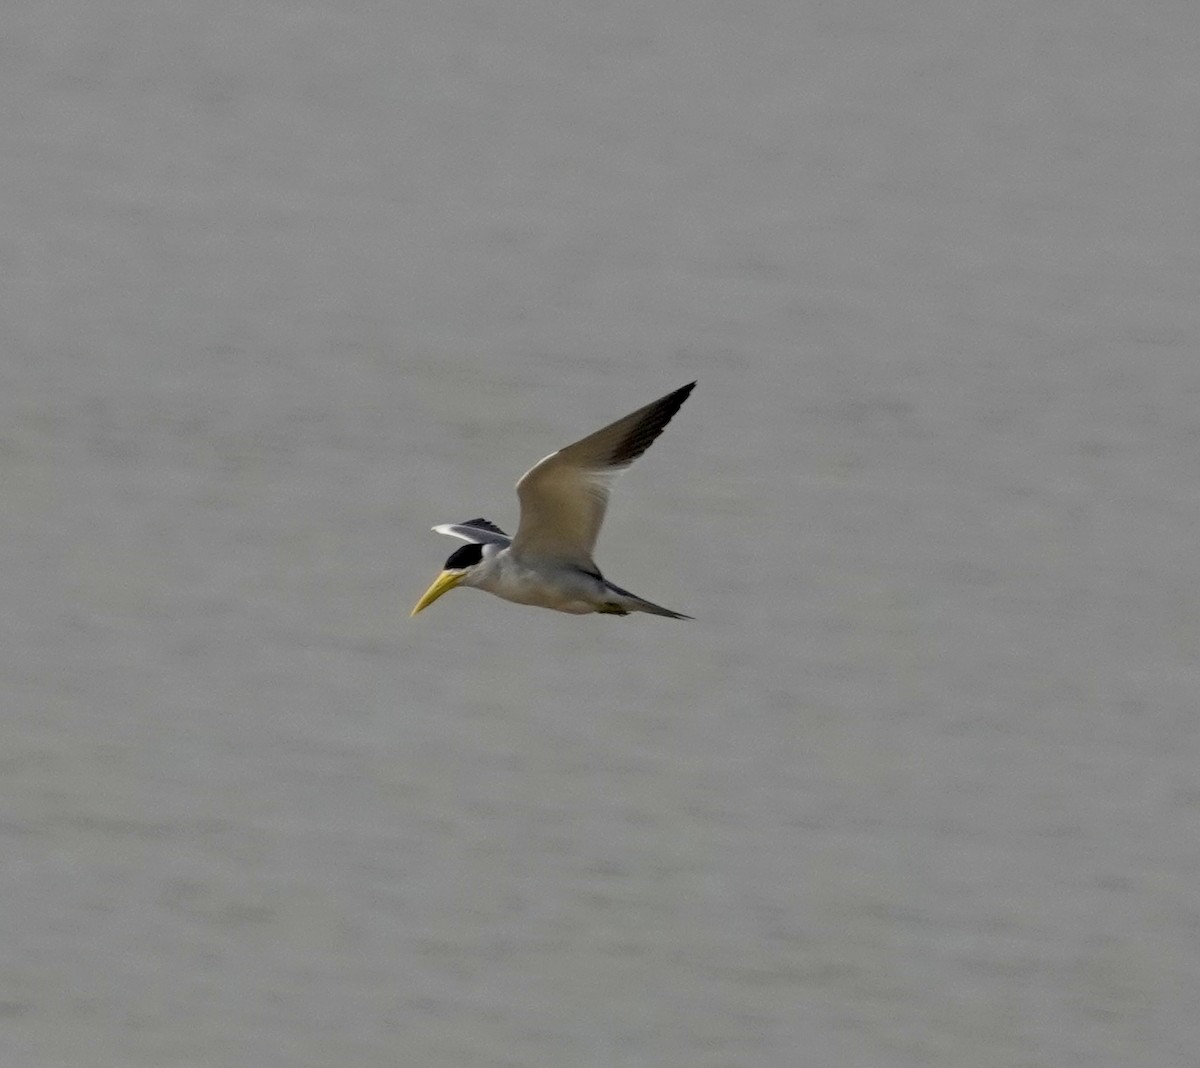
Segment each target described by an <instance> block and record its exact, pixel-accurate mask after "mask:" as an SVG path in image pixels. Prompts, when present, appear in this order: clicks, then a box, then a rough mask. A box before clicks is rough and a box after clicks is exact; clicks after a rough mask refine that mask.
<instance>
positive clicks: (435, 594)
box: [409, 571, 466, 616]
mask: <svg viewBox="0 0 1200 1068" xmlns="http://www.w3.org/2000/svg"><path fill="white" fill-rule="evenodd" d="M465 574H466V572H465V571H443V572H442V573H441V574H440V575H438V577H437V578H435V579H434V580H433V585H432V586H430V587H429V589H427V590H426V591H425V593H424V595H423V596H422V597H421V599H420V600H419V601H418V602H417V604H416V607H415V608H414V609H413V610H412V611H411V612H410V613H409V615H410V616H415V615H416V614H417V613H418V612H420V611H421V610H422V609H425V608H428V607H429V606H430V605H431V604H433V602H434V601H436V600H437V599H438V598H439V597H441V595H442V594H443V593H448V592H449V591H450V590H452V589H454V587H455V586H457V585H458V584H459V583H460V582H462V580H463V576H464V575H465Z"/></svg>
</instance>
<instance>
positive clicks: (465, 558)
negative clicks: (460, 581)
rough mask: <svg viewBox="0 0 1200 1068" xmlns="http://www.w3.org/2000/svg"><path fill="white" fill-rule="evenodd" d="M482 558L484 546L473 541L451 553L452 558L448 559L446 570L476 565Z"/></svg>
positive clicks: (456, 569)
mask: <svg viewBox="0 0 1200 1068" xmlns="http://www.w3.org/2000/svg"><path fill="white" fill-rule="evenodd" d="M482 559H483V546H482V545H476V544H475V543H474V542H471V543H470V544H468V545H464V546H463V547H462V548H461V549H456V550H455V551H454V552H452V553H451V554H450V558H449V559H448V560H447V561H446V570H447V571H458V570H461V569H463V568H467V567H474V566H475V565H476V564H477V563H479V561H480V560H482Z"/></svg>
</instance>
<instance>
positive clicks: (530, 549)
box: [412, 382, 696, 619]
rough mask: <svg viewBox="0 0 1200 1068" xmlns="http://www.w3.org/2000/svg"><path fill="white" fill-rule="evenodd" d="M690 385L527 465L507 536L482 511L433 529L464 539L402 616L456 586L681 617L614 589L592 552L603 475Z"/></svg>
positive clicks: (616, 467) (653, 431)
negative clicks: (512, 532) (517, 509)
mask: <svg viewBox="0 0 1200 1068" xmlns="http://www.w3.org/2000/svg"><path fill="white" fill-rule="evenodd" d="M695 386H696V383H695V382H689V383H688V384H687V385H686V386H684V387H682V388H681V389H677V390H675V392H674V393H668V394H667V395H666V396H665V397H662V398H660V399H659V400H656V401H654V403H652V404H647V405H646V406H645V407H644V408H639V409H638V410H637V411H636V412H631V413H630V414H629V415H627V416H625V418H623V419H618V420H617V421H616V422H615V423H610V424H609V425H608V426H606V427H604V428H603V429H601V430H597V431H596V432H595V433H594V434H589V435H588V436H587V437H586V438H582V439H580V440H579V441H577V442H575V444H573V445H568V446H567V447H566V448H564V449H559V450H558V452H552V453H551V454H550V455H549V456H547V457H546V458H545V459H544V460H540V461H538V462H537V463H536V464H534V465H533V466H532V467H531V468H530V469H529V470H528V471H526V472H525V474H523V475H522V476H521V480H520V481H519V482H518V483H517V498H518V500H519V501H520V503H521V519H520V522H519V523H518V524H517V533H516V534H515V535H514V536H513V537H511V538H510V537H509V536H508V535H507V534H505V533H504V531H503V530H501V529H500V528H499V527H498V526H496V524H495V523H491V522H489V521H488V520H486V519H483V518H479V519H468V520H467V521H466V522H465V523H444V524H442V525H441V526H436V527H434V528H433V529H434V530H435V531H436V532H437V533H438V534H448V535H450V537H452V538H461V539H462V540H463V541H465V542H467V544H466V545H463V546H461V547H460V548H459V549H457V550H456V551H455V552H453V553H451V555H450V558H449V559H448V560H447V561H446V565H445V567H444V568H443V570H442V572H441V574H439V575H438V577H437V578H435V579H434V580H433V585H431V586H430V587H429V589H427V590H426V591H425V593H424V595H423V596H422V597H421V599H420V600H419V601H418V602H417V603H416V606H415V607H414V608H413V610H412V615H414V616H415V615H416V614H417V613H418V612H420V611H421V610H422V609H425V608H428V607H429V606H430V605H431V604H433V602H434V601H436V600H437V599H438V598H439V597H441V596H442V595H443V594H444V593H448V592H449V591H450V590H452V589H454V588H455V587H457V586H466V587H470V588H473V589H477V590H486V591H487V592H488V593H494V594H495V595H496V596H497V597H503V598H504V599H505V600H506V601H514V602H516V603H517V604H529V605H536V606H538V607H541V608H552V609H554V610H555V611H558V612H570V613H572V614H573V615H586V614H587V613H589V612H601V613H603V614H605V615H614V616H627V615H629V613H630V612H649V613H650V614H651V615H655V616H669V617H670V618H671V619H691V618H692V617H691V616H685V615H683V614H682V613H680V612H672V611H671V610H670V609H669V608H663V607H662V605H657V604H654V603H653V602H652V601H647V600H646V599H645V598H643V597H638V596H637V595H636V594H632V593H630V592H629V591H628V590H623V589H621V587H620V586H614V585H613V584H612V583H611V582H609V581H608V580H607V579H606V578H605V577H604V576H603V575H602V574H601V573H600V569H599V568H598V567H597V566H596V564H595V561H593V560H592V552H593V550H594V549H595V547H596V538H597V536H598V535H599V533H600V525H601V523H603V522H604V511H605V509H606V508H607V506H608V494H609V490H610V489H611V488H612V483H613V480H614V479H615V478H616V476H617V475H619V474H620V473H621V472H622V471H624V470H625V469H626V468H627V467H629V465H630V464H632V463H633V461H634V460H636V459H637V458H638V457H639V456H641V455H642V453H644V452H645V451H646V450H647V449H648V448H649V447H650V446H651V444H653V442H654V440H655V439H656V438H657V437H658V435H659V434H661V433H662V432H663V429H664V428H665V427H666V425H667V424H668V423H669V422H670V421H671V418H672V416H674V415H675V413H676V412H677V411H679V409H680V407H681V406H682V405H683V402H684V401H685V400H687V398H688V394H689V393H691V392H692V390H693V389H694V388H695Z"/></svg>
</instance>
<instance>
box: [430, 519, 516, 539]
mask: <svg viewBox="0 0 1200 1068" xmlns="http://www.w3.org/2000/svg"><path fill="white" fill-rule="evenodd" d="M433 529H434V530H435V531H436V532H437V533H438V534H449V535H450V537H452V538H461V539H462V540H463V541H469V542H474V543H475V544H476V545H488V544H494V545H508V544H509V543H510V542H511V541H512V538H510V537H509V536H508V535H507V534H505V533H504V531H503V530H501V529H500V528H499V527H498V526H496V524H495V523H492V522H489V521H488V520H486V519H483V518H479V519H468V520H467V521H466V522H465V523H442V524H441V525H440V526H436V527H434V528H433Z"/></svg>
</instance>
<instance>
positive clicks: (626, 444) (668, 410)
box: [609, 382, 696, 467]
mask: <svg viewBox="0 0 1200 1068" xmlns="http://www.w3.org/2000/svg"><path fill="white" fill-rule="evenodd" d="M695 388H696V383H695V382H689V383H688V384H687V385H686V386H681V387H680V388H679V389H677V390H675V392H674V393H668V394H667V395H666V396H665V397H662V398H660V399H659V400H656V401H655V402H654V403H653V404H647V405H646V407H645V408H643V409H642V410H641V412H639V413H637V414H638V415H640V416H641V418H639V419H638V421H637V422H636V423H635V424H634V426H633V428H632V429H631V430H630V432H629V433H628V434H627V435H626V436H625V438H624V439H623V440H622V441H620V442H618V443H617V445H616V447H615V448H614V449H613V452H612V456H611V457H610V459H609V463H611V464H612V465H613V466H614V467H622V466H624V465H626V464H631V463H633V461H634V460H636V459H637V458H638V457H639V456H641V455H642V453H644V452H645V451H646V450H647V449H648V448H650V446H651V445H652V444H653V443H654V439H655V438H657V437H658V435H659V434H661V433H662V432H663V430H664V429H666V426H667V424H668V423H669V422H670V421H671V420H672V419H673V418H674V417H675V413H676V412H677V411H679V409H680V408H682V407H683V402H684V401H685V400H687V399H688V396H689V394H691V392H692V390H693V389H695Z"/></svg>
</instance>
